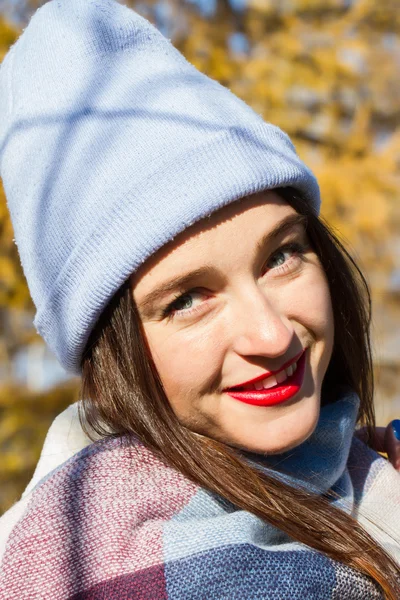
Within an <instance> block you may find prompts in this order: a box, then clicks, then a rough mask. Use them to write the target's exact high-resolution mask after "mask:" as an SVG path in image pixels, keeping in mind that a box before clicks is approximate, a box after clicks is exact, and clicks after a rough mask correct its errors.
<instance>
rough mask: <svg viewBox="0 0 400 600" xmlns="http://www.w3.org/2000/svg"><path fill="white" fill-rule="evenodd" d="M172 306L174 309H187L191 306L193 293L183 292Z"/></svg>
mask: <svg viewBox="0 0 400 600" xmlns="http://www.w3.org/2000/svg"><path fill="white" fill-rule="evenodd" d="M172 306H173V309H174V310H188V309H189V308H192V306H193V295H192V294H185V295H184V296H181V297H180V298H178V299H177V300H175V302H174V303H173V305H172Z"/></svg>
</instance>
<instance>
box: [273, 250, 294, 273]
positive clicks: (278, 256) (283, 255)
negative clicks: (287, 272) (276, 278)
mask: <svg viewBox="0 0 400 600" xmlns="http://www.w3.org/2000/svg"><path fill="white" fill-rule="evenodd" d="M290 254H291V252H290V251H289V250H285V251H283V250H279V252H276V253H275V254H274V256H273V257H272V258H271V259H270V260H269V261H268V262H267V267H268V268H269V269H274V268H275V267H279V266H280V265H283V263H284V262H285V261H286V260H287V255H290Z"/></svg>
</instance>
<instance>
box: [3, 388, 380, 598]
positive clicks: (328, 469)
mask: <svg viewBox="0 0 400 600" xmlns="http://www.w3.org/2000/svg"><path fill="white" fill-rule="evenodd" d="M357 410H358V400H357V399H356V398H355V397H354V396H351V395H347V396H345V397H344V398H341V399H340V400H339V401H337V402H336V403H334V404H332V405H329V406H326V407H324V408H323V409H322V411H321V417H320V421H319V424H318V426H317V429H316V431H315V432H314V434H313V435H312V436H311V438H310V439H309V440H308V441H307V442H305V443H304V444H302V445H301V446H299V447H298V448H297V449H295V451H292V452H291V453H286V454H282V455H280V456H279V457H275V458H274V459H273V462H274V463H275V464H272V458H270V459H268V460H269V462H268V464H267V463H265V461H266V460H267V459H262V461H264V462H260V468H269V467H271V466H272V467H276V466H277V465H279V466H280V467H282V470H284V471H285V473H286V475H285V477H286V478H287V479H289V480H292V481H293V483H294V484H295V483H296V482H300V481H301V482H302V483H303V484H304V485H306V486H307V487H309V488H310V489H311V490H312V491H314V492H315V493H324V492H325V491H327V490H328V489H334V490H335V491H336V492H339V493H340V496H341V498H340V499H339V500H338V501H339V503H341V504H342V507H343V508H344V509H345V510H348V511H350V512H354V510H355V507H356V506H357V503H358V502H359V500H360V497H361V495H362V494H363V493H365V490H366V489H367V488H368V486H369V485H371V483H369V482H368V481H367V479H368V477H371V473H372V472H373V471H375V474H376V472H378V471H379V470H380V469H382V468H384V465H385V464H386V463H385V461H384V460H383V459H381V458H379V457H378V455H376V454H375V453H373V452H372V451H371V450H369V449H368V448H367V447H366V446H364V445H363V444H362V443H361V442H359V441H358V440H354V439H353V436H352V434H353V430H354V425H355V421H356V418H357ZM124 442H126V440H125V439H124V438H118V439H107V440H101V441H99V442H96V443H94V444H91V445H90V446H88V447H87V448H85V449H84V450H82V451H81V452H79V453H78V454H76V455H75V456H73V457H72V458H71V459H70V460H68V461H67V462H66V463H64V464H63V465H62V466H61V467H59V468H57V469H56V470H55V471H53V472H52V473H51V474H50V475H49V476H48V477H46V478H45V479H44V480H42V481H41V482H40V484H39V485H38V486H37V487H36V489H35V490H34V492H33V494H32V497H31V500H30V503H29V506H28V508H27V509H26V511H25V514H24V515H23V517H22V518H21V519H20V521H19V522H18V524H17V525H16V526H15V528H14V530H13V532H12V534H11V536H10V538H9V540H8V544H7V548H6V552H5V555H4V559H3V564H2V570H1V574H0V599H1V600H40V599H43V600H61V599H63V600H64V599H68V600H100V599H110V598H111V599H115V600H117V599H118V600H128V599H137V600H164V599H165V600H186V599H193V600H200V599H201V600H204V599H206V598H207V599H212V600H222V599H226V600H234V599H238V600H245V599H246V600H250V599H252V600H253V599H254V600H255V599H268V600H274V599H276V600H305V599H307V600H322V599H330V600H339V599H340V600H343V599H347V600H372V599H380V598H382V596H381V594H380V592H379V591H378V590H377V588H376V587H375V586H374V584H372V583H371V581H369V580H368V579H367V578H366V577H364V576H362V575H361V574H359V573H357V572H356V571H354V570H352V569H350V568H348V567H346V566H344V565H343V564H341V563H338V562H335V561H333V560H331V559H329V558H327V557H326V556H324V555H323V554H321V553H319V552H317V551H314V550H312V549H310V548H308V547H306V546H304V545H302V544H299V543H297V542H294V541H293V540H292V539H290V538H289V537H288V536H287V535H286V534H284V533H283V532H281V531H279V530H277V529H275V528H274V527H272V526H270V525H269V524H267V523H265V522H263V521H262V520H260V519H259V518H257V517H255V516H254V515H252V514H250V513H248V512H245V511H243V510H239V509H237V508H236V507H234V506H233V505H231V504H229V503H228V502H226V501H225V500H223V499H222V498H219V497H217V496H215V495H214V494H212V493H210V492H209V491H207V490H205V489H202V488H200V487H198V486H197V485H195V484H194V483H192V482H191V481H189V480H188V479H186V478H185V477H184V476H183V475H182V474H180V473H178V472H177V471H175V470H173V469H172V468H170V467H168V466H166V465H165V464H163V463H162V462H161V461H160V460H159V459H158V458H157V457H156V456H155V455H154V454H153V453H152V452H151V451H149V450H148V449H146V448H145V447H144V446H143V445H142V444H141V443H139V442H138V443H136V444H134V445H132V444H127V443H124ZM254 459H255V457H250V460H254ZM366 474H368V476H366Z"/></svg>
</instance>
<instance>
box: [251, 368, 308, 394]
mask: <svg viewBox="0 0 400 600" xmlns="http://www.w3.org/2000/svg"><path fill="white" fill-rule="evenodd" d="M296 369H297V363H293V364H292V365H290V366H289V367H286V369H282V371H279V373H276V374H275V375H271V376H270V377H267V378H266V379H262V380H261V381H256V382H255V383H247V384H246V385H244V386H243V389H244V390H245V391H248V390H254V389H256V390H258V391H259V390H263V389H264V390H268V389H269V388H272V387H274V386H275V385H277V384H278V383H283V382H284V381H285V380H286V379H287V378H288V377H290V376H291V375H293V373H294V372H295V370H296Z"/></svg>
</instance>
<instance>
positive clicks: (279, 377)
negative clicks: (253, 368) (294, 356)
mask: <svg viewBox="0 0 400 600" xmlns="http://www.w3.org/2000/svg"><path fill="white" fill-rule="evenodd" d="M285 379H287V375H286V371H285V370H283V371H279V373H277V374H276V380H277V382H278V383H283V382H284V381H285Z"/></svg>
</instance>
